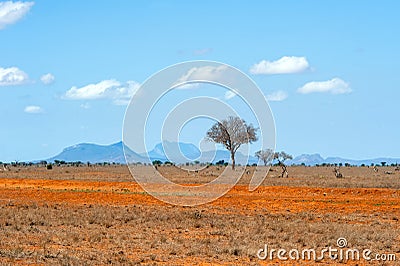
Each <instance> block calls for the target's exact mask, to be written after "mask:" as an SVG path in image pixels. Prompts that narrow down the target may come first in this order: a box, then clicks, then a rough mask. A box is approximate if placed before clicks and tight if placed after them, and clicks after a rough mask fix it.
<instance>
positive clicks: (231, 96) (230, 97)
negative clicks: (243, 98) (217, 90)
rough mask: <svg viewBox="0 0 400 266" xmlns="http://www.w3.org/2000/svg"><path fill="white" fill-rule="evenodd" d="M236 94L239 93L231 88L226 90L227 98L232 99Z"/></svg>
mask: <svg viewBox="0 0 400 266" xmlns="http://www.w3.org/2000/svg"><path fill="white" fill-rule="evenodd" d="M236 95H237V94H236V93H235V92H234V91H231V90H229V91H227V92H225V99H226V100H229V99H232V98H233V97H235V96H236Z"/></svg>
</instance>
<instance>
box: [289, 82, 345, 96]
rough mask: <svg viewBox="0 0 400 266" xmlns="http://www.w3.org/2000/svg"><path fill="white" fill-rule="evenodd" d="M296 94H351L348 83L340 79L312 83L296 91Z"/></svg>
mask: <svg viewBox="0 0 400 266" xmlns="http://www.w3.org/2000/svg"><path fill="white" fill-rule="evenodd" d="M297 92H298V93H302V94H309V93H313V92H325V93H331V94H345V93H350V92H352V90H351V88H350V85H349V83H347V82H345V81H343V80H342V79H340V78H333V79H331V80H327V81H312V82H308V83H306V84H305V85H304V86H302V87H300V88H298V89H297Z"/></svg>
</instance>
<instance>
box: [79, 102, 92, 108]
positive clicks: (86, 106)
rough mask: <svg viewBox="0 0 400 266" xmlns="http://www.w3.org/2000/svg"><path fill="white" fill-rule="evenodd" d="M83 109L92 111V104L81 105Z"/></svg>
mask: <svg viewBox="0 0 400 266" xmlns="http://www.w3.org/2000/svg"><path fill="white" fill-rule="evenodd" d="M81 108H82V109H90V104H89V103H82V104H81Z"/></svg>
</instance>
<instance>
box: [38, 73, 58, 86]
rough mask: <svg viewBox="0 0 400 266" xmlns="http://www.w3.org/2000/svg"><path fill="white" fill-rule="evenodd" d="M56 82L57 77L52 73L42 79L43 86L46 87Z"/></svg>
mask: <svg viewBox="0 0 400 266" xmlns="http://www.w3.org/2000/svg"><path fill="white" fill-rule="evenodd" d="M54 80H55V77H54V76H53V74H51V73H47V74H44V75H43V76H41V77H40V81H42V83H43V84H45V85H50V84H51V83H53V82H54Z"/></svg>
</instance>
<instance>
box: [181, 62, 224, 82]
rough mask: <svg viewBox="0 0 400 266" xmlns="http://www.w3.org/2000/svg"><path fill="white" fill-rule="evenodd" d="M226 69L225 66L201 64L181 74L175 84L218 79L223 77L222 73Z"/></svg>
mask: <svg viewBox="0 0 400 266" xmlns="http://www.w3.org/2000/svg"><path fill="white" fill-rule="evenodd" d="M227 69H228V67H227V66H224V65H223V66H202V67H193V68H191V69H189V70H188V71H187V72H186V74H184V75H182V76H181V77H180V78H179V79H178V80H177V81H176V83H175V84H180V83H184V82H186V81H193V80H199V81H218V80H220V79H222V78H224V73H225V72H226V70H227Z"/></svg>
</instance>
